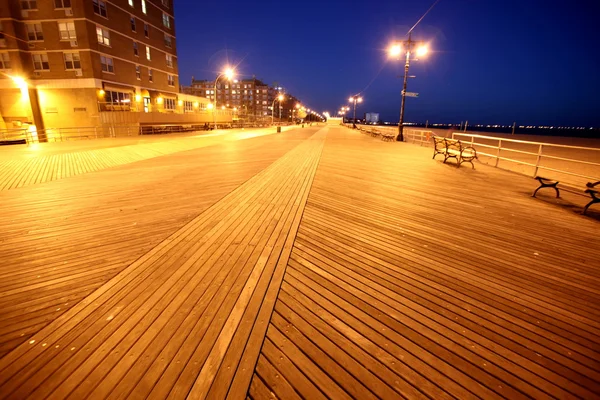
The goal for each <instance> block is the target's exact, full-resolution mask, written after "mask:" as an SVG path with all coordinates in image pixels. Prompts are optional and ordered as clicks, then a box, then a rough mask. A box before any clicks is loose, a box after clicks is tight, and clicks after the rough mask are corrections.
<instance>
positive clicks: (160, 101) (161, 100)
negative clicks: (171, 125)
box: [156, 96, 163, 104]
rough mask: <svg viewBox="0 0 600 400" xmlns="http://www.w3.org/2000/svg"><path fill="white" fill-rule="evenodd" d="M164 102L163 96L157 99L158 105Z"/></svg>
mask: <svg viewBox="0 0 600 400" xmlns="http://www.w3.org/2000/svg"><path fill="white" fill-rule="evenodd" d="M162 102H163V98H162V96H159V97H157V98H156V103H157V104H162Z"/></svg>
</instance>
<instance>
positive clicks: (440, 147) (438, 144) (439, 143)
mask: <svg viewBox="0 0 600 400" xmlns="http://www.w3.org/2000/svg"><path fill="white" fill-rule="evenodd" d="M431 138H432V139H433V146H434V147H435V150H436V151H444V150H445V149H446V143H445V142H444V138H443V137H441V136H436V135H433V136H432V137H431Z"/></svg>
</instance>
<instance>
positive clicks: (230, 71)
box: [213, 68, 235, 130]
mask: <svg viewBox="0 0 600 400" xmlns="http://www.w3.org/2000/svg"><path fill="white" fill-rule="evenodd" d="M234 74H235V71H234V70H233V69H232V68H226V69H225V72H223V73H222V74H220V75H218V76H217V79H215V106H214V107H213V124H214V126H215V130H216V129H217V82H218V81H219V78H221V77H222V76H225V77H226V78H227V80H231V78H233V75H234Z"/></svg>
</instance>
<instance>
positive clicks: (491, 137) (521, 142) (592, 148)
mask: <svg viewBox="0 0 600 400" xmlns="http://www.w3.org/2000/svg"><path fill="white" fill-rule="evenodd" d="M454 135H456V136H468V137H471V138H481V139H489V140H502V141H503V142H514V143H520V144H535V145H540V144H541V145H544V146H550V147H561V148H568V149H579V150H597V151H600V148H596V147H585V146H570V145H566V144H556V143H544V142H530V141H527V140H517V139H505V138H503V137H497V136H484V135H476V134H469V133H460V132H452V139H454Z"/></svg>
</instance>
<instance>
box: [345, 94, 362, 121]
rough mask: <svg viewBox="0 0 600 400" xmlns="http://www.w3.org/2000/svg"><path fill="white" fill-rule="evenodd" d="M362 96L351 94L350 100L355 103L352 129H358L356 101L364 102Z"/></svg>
mask: <svg viewBox="0 0 600 400" xmlns="http://www.w3.org/2000/svg"><path fill="white" fill-rule="evenodd" d="M362 100H363V99H362V97H360V96H359V95H357V94H355V95H354V96H351V97H350V98H349V99H348V101H350V103H354V115H353V117H352V129H356V103H362Z"/></svg>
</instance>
